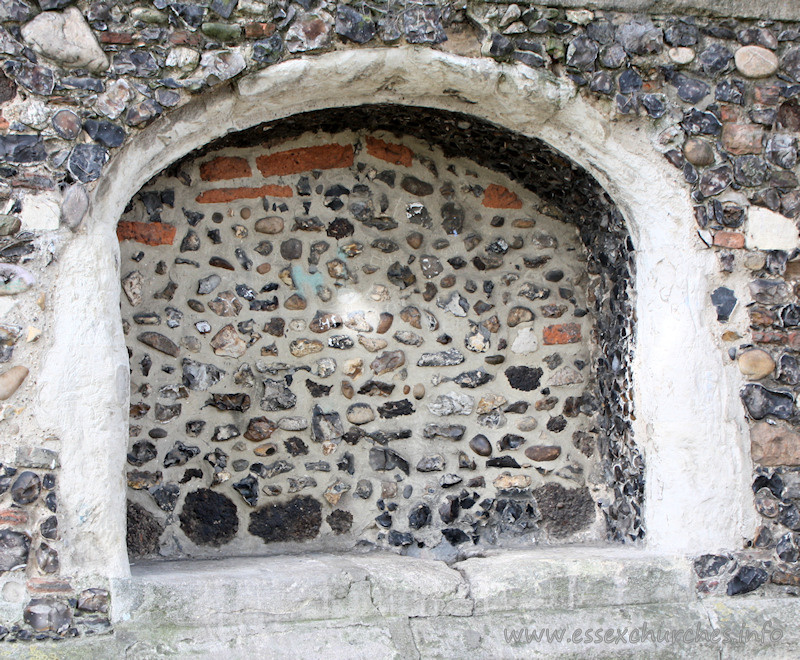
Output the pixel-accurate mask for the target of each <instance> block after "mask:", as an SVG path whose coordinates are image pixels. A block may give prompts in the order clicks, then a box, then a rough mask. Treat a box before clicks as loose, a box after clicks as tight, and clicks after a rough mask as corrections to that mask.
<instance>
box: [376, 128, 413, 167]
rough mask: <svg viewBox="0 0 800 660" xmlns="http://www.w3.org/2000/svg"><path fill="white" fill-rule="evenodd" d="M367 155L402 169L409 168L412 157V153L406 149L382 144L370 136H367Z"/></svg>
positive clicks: (397, 145)
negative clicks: (401, 166) (400, 166)
mask: <svg viewBox="0 0 800 660" xmlns="http://www.w3.org/2000/svg"><path fill="white" fill-rule="evenodd" d="M367 153H368V154H369V155H370V156H374V157H375V158H380V159H381V160H385V161H386V162H387V163H391V164H392V165H403V166H404V167H411V159H412V158H413V157H414V152H413V151H411V149H409V148H408V147H406V146H403V145H402V144H394V143H392V142H384V141H383V140H379V139H378V138H374V137H372V136H371V135H368V136H367Z"/></svg>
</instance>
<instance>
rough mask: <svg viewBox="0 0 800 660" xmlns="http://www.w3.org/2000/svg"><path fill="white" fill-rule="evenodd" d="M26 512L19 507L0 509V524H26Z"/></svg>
mask: <svg viewBox="0 0 800 660" xmlns="http://www.w3.org/2000/svg"><path fill="white" fill-rule="evenodd" d="M27 523H28V514H27V513H25V512H24V511H20V510H19V509H0V525H26V524H27Z"/></svg>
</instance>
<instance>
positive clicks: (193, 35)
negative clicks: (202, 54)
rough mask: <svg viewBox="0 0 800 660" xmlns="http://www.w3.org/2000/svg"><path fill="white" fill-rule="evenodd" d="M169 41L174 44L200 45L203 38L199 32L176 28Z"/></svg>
mask: <svg viewBox="0 0 800 660" xmlns="http://www.w3.org/2000/svg"><path fill="white" fill-rule="evenodd" d="M169 42H170V43H171V44H172V45H173V46H199V45H200V44H201V43H202V42H203V39H202V36H201V35H200V33H199V32H189V31H187V30H176V31H175V32H173V33H172V34H171V35H169Z"/></svg>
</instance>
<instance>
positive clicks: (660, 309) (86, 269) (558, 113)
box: [38, 47, 754, 577]
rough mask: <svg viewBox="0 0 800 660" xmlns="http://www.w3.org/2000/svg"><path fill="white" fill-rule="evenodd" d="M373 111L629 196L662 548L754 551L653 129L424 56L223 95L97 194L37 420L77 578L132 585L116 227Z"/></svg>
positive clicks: (291, 74)
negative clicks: (517, 151) (238, 147)
mask: <svg viewBox="0 0 800 660" xmlns="http://www.w3.org/2000/svg"><path fill="white" fill-rule="evenodd" d="M369 103H393V104H399V105H407V106H424V107H431V108H438V109H442V110H451V111H457V112H463V113H468V114H471V115H474V116H476V117H479V118H482V119H485V120H487V121H489V122H491V123H493V124H496V125H500V126H502V127H505V128H507V129H509V130H511V131H515V132H518V133H521V134H523V135H526V136H530V137H535V138H539V139H540V140H542V141H543V142H545V143H547V144H550V145H552V146H553V147H554V148H556V149H557V150H558V151H560V152H562V153H564V154H565V155H567V156H568V157H569V158H571V159H572V160H573V161H574V162H576V163H577V164H579V165H581V166H582V167H584V168H585V169H586V170H587V171H588V172H589V173H590V174H591V175H592V176H593V177H594V178H595V179H596V180H597V181H598V182H599V183H600V184H601V185H602V186H603V187H604V189H605V190H606V191H607V193H608V194H609V195H610V196H611V197H612V198H613V200H614V201H615V202H616V204H617V206H618V207H619V208H620V210H621V211H622V213H623V215H624V216H625V219H626V221H627V223H628V228H629V231H630V234H631V235H632V237H633V240H634V242H635V244H636V248H637V250H636V271H637V298H636V315H637V324H638V328H637V337H636V348H635V353H634V358H633V376H634V388H635V391H634V395H635V404H636V405H635V407H636V420H635V422H634V432H635V437H636V439H637V442H638V443H639V445H640V446H641V447H642V448H643V450H644V453H645V456H646V465H647V473H646V491H645V501H646V509H645V524H646V528H647V542H646V547H647V550H648V551H651V552H661V553H677V554H687V553H692V554H695V553H701V552H705V551H714V550H719V549H721V548H732V547H737V546H739V545H740V543H741V540H742V538H744V537H745V536H746V535H747V534H748V533H749V532H750V531H751V530H752V529H753V527H754V518H753V516H754V514H753V513H752V511H753V509H752V506H751V503H752V502H751V499H752V496H751V494H750V493H749V488H748V481H749V473H750V459H749V453H748V448H747V444H746V443H745V438H746V433H745V426H744V417H743V413H742V411H741V405H740V403H739V401H738V397H737V394H736V384H737V376H736V374H734V373H733V372H732V371H731V367H730V366H727V365H726V364H725V363H724V362H723V355H722V351H721V350H720V349H719V347H718V346H717V345H716V344H715V342H714V339H713V335H712V332H711V327H712V326H711V324H712V323H713V317H712V314H711V312H710V311H709V310H708V309H707V307H708V305H707V301H708V295H709V286H708V284H707V282H709V281H710V277H711V274H712V273H713V271H714V268H715V264H714V261H713V256H712V255H710V254H707V253H703V251H702V250H701V248H700V246H699V242H698V241H697V240H696V237H695V234H694V228H693V219H692V218H693V215H692V208H691V204H690V200H689V196H688V194H687V192H686V191H685V189H684V188H683V187H682V184H681V182H680V181H679V180H678V179H677V178H676V177H675V176H674V174H673V173H672V172H669V171H668V170H667V168H666V165H665V164H664V162H663V159H661V157H660V156H659V155H657V153H656V152H655V151H654V150H653V148H652V146H651V143H650V140H649V136H648V132H647V131H646V130H641V129H642V128H643V127H642V126H641V125H640V124H635V123H628V122H613V123H612V122H610V121H609V120H608V118H607V117H606V116H605V115H604V114H603V113H601V112H599V111H598V110H597V109H595V108H593V107H592V106H591V105H590V104H589V103H587V102H586V101H585V100H583V99H582V98H581V97H580V96H577V95H576V92H575V90H574V88H573V87H572V86H571V85H570V84H568V83H566V82H563V81H559V80H557V79H555V78H553V77H552V76H551V75H550V74H547V73H544V72H541V71H535V70H531V69H528V68H525V67H517V66H514V67H512V66H507V65H501V64H497V63H495V62H492V61H488V60H476V59H470V58H464V57H460V56H455V55H451V54H447V53H441V52H438V51H433V50H428V49H424V48H411V47H409V48H396V49H362V50H353V51H347V52H338V53H331V54H326V55H322V56H319V57H315V58H307V59H299V60H293V61H289V62H285V63H283V64H280V65H276V66H274V67H272V68H270V69H267V70H265V71H262V72H260V73H257V74H253V75H251V76H248V77H246V78H243V79H242V80H240V81H238V82H237V83H235V84H234V85H231V86H226V87H224V88H221V89H218V90H216V91H213V92H211V93H209V94H207V95H205V96H203V97H200V98H198V99H197V100H195V101H193V102H191V103H189V104H187V105H186V106H183V107H182V108H180V109H179V110H177V111H176V112H174V113H172V114H171V115H170V116H168V117H165V118H163V119H161V120H159V121H157V122H154V123H153V124H152V125H150V126H149V127H148V128H146V129H145V130H143V131H141V132H140V133H139V134H138V135H137V136H136V138H135V139H134V140H133V141H132V142H130V143H129V144H128V145H126V146H125V147H124V148H123V149H121V150H120V152H119V153H118V154H117V155H116V157H115V158H114V159H113V160H112V162H111V163H110V164H109V165H108V168H107V170H106V172H105V174H104V176H103V177H102V178H101V180H100V181H99V182H98V184H97V186H96V188H95V189H94V190H93V191H92V194H91V207H90V213H89V217H87V219H86V221H85V223H84V227H83V228H82V230H81V232H80V234H79V235H78V236H76V237H75V239H74V240H73V242H72V243H71V244H70V245H69V247H68V248H67V249H66V250H65V252H64V254H63V256H62V259H61V276H60V278H59V284H58V288H57V291H56V294H55V299H54V310H55V333H54V334H55V341H54V344H53V346H52V348H51V350H50V353H49V355H48V359H47V361H46V367H45V369H44V370H43V373H42V376H41V378H42V380H41V394H40V399H39V405H38V413H39V416H40V419H41V423H42V425H43V426H44V427H45V428H50V429H52V430H53V431H54V432H56V433H58V435H59V436H60V438H61V439H62V443H63V445H62V446H63V450H62V464H63V472H62V474H63V476H62V478H61V491H62V494H63V498H64V508H65V515H66V517H67V518H68V520H67V522H66V524H65V529H67V530H70V531H69V537H68V538H66V539H65V550H66V552H65V553H64V554H65V556H64V557H63V563H64V565H65V569H66V570H67V571H68V572H71V573H72V574H75V575H81V576H88V575H99V576H106V577H125V576H126V575H128V573H129V566H128V560H127V556H126V549H125V548H126V546H125V514H124V512H125V483H124V461H125V453H126V447H127V432H126V429H127V410H128V403H129V401H128V374H127V369H128V360H127V353H126V350H125V343H124V338H123V335H122V328H121V323H120V316H119V302H118V301H119V263H118V262H119V249H118V244H117V239H116V235H115V225H116V222H117V220H118V219H119V217H120V215H121V213H122V210H123V208H124V206H125V204H126V203H127V202H128V200H129V199H130V198H131V197H132V196H133V194H134V193H136V191H137V190H138V189H139V188H140V187H141V186H142V185H143V184H144V183H145V182H146V181H148V180H149V179H150V178H151V177H152V176H153V175H155V174H156V173H158V172H159V171H161V170H163V169H164V168H165V167H167V166H168V165H169V164H170V163H172V162H174V161H175V160H177V159H179V158H181V157H182V156H184V155H185V154H187V153H188V152H190V151H192V150H194V149H197V148H199V147H202V146H203V145H204V144H206V143H208V142H210V141H212V140H214V139H216V138H218V137H220V136H222V135H224V134H226V133H229V132H232V131H238V130H243V129H246V128H249V127H251V126H255V125H257V124H261V123H263V122H265V121H271V120H274V119H279V118H282V117H288V116H290V115H293V114H298V113H300V112H306V111H309V110H315V109H322V108H328V107H340V106H355V105H363V104H369Z"/></svg>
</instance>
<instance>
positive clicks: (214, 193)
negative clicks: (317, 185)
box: [195, 185, 292, 204]
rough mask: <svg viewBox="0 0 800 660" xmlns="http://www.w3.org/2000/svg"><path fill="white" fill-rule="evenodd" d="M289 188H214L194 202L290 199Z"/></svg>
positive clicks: (270, 186) (201, 194)
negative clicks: (267, 198)
mask: <svg viewBox="0 0 800 660" xmlns="http://www.w3.org/2000/svg"><path fill="white" fill-rule="evenodd" d="M291 196H292V188H291V186H276V185H266V186H260V187H258V188H215V189H214V190H206V191H205V192H203V193H200V194H199V195H198V196H197V197H196V198H195V201H196V202H198V203H199V204H224V203H226V202H233V201H235V200H237V199H258V198H259V197H291Z"/></svg>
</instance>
